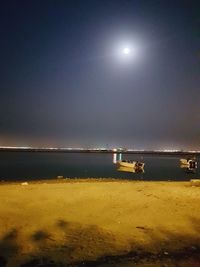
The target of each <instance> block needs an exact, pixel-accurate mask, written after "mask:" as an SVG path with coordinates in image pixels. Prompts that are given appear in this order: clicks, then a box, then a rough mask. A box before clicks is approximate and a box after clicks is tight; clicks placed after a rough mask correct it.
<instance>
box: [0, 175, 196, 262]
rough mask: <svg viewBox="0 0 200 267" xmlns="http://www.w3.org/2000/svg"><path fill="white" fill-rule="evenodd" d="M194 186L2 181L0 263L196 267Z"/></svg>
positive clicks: (99, 181)
mask: <svg viewBox="0 0 200 267" xmlns="http://www.w3.org/2000/svg"><path fill="white" fill-rule="evenodd" d="M199 252H200V187H196V186H191V184H190V183H189V182H146V181H127V180H118V181H115V180H105V179H101V180H95V179H92V180H79V179H76V180H73V181H72V180H69V179H64V180H60V181H59V180H58V181H50V182H47V181H40V182H31V183H28V185H27V184H24V185H23V184H22V183H10V184H8V183H1V184H0V266H8V267H10V266H144V267H145V266H148V267H149V266H167V267H168V266H169V267H170V266H181V267H182V266H183V267H184V266H192V267H193V266H195V267H196V266H200V258H199Z"/></svg>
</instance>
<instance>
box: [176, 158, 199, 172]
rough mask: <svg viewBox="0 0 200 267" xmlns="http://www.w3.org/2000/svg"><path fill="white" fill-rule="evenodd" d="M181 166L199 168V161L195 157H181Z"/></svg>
mask: <svg viewBox="0 0 200 267" xmlns="http://www.w3.org/2000/svg"><path fill="white" fill-rule="evenodd" d="M180 166H181V168H194V169H195V168H197V161H196V159H195V158H192V159H191V158H188V159H180Z"/></svg>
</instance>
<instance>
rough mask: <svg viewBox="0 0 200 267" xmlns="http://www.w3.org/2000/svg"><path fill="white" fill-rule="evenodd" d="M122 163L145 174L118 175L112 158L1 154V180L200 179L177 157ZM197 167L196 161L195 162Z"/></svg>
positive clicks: (137, 157) (130, 156)
mask: <svg viewBox="0 0 200 267" xmlns="http://www.w3.org/2000/svg"><path fill="white" fill-rule="evenodd" d="M122 158H123V159H130V160H142V161H144V162H145V168H144V171H145V172H144V173H129V172H119V171H118V170H117V167H116V164H114V163H113V159H114V158H113V154H107V153H60V152H59V153H52V152H51V153H48V152H47V153H44V152H42V153H41V152H0V180H5V181H9V180H38V179H52V178H55V177H57V176H64V177H69V178H75V177H80V178H86V177H94V178H100V177H105V178H116V179H117V178H123V179H124V178H126V179H132V180H138V179H139V180H162V181H166V180H176V181H184V180H189V179H194V178H197V177H200V172H199V168H197V171H196V173H187V172H186V170H184V169H181V168H180V164H179V159H180V158H181V157H178V156H158V155H137V154H123V155H122ZM197 160H198V163H199V158H197Z"/></svg>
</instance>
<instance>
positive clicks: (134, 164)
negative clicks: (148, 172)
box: [117, 160, 144, 169]
mask: <svg viewBox="0 0 200 267" xmlns="http://www.w3.org/2000/svg"><path fill="white" fill-rule="evenodd" d="M117 164H118V166H120V167H127V168H141V169H142V168H144V162H139V161H133V160H119V161H118V162H117Z"/></svg>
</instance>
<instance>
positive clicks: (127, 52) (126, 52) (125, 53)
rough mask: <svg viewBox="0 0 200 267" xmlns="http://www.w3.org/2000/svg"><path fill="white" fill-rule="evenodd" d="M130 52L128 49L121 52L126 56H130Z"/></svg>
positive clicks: (125, 48)
mask: <svg viewBox="0 0 200 267" xmlns="http://www.w3.org/2000/svg"><path fill="white" fill-rule="evenodd" d="M130 52H131V50H130V48H129V47H124V48H123V50H122V53H123V54H124V55H128V54H130Z"/></svg>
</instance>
